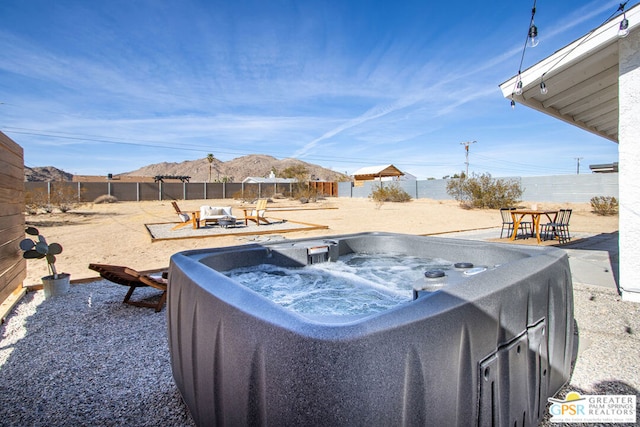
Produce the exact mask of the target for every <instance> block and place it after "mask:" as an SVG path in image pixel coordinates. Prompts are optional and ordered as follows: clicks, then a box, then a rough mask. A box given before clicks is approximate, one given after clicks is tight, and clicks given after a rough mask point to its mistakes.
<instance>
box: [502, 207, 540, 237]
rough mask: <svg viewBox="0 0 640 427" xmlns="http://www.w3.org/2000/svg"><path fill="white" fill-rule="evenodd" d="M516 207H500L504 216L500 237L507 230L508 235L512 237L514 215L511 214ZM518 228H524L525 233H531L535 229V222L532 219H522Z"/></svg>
mask: <svg viewBox="0 0 640 427" xmlns="http://www.w3.org/2000/svg"><path fill="white" fill-rule="evenodd" d="M515 209H516V208H500V216H501V217H502V229H501V230H500V238H501V239H502V235H503V234H504V232H505V230H506V231H507V237H510V236H511V234H512V233H513V226H514V222H513V216H511V211H513V210H515ZM518 228H519V229H520V230H522V232H523V234H524V235H530V234H531V232H532V230H533V224H532V223H531V221H521V222H520V224H519V225H518Z"/></svg>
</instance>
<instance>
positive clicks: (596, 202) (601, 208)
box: [591, 196, 618, 216]
mask: <svg viewBox="0 0 640 427" xmlns="http://www.w3.org/2000/svg"><path fill="white" fill-rule="evenodd" d="M591 208H592V209H593V212H594V213H596V214H598V215H602V216H610V215H617V214H618V200H617V199H616V198H615V197H611V196H596V197H592V198H591Z"/></svg>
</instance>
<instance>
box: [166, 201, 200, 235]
mask: <svg viewBox="0 0 640 427" xmlns="http://www.w3.org/2000/svg"><path fill="white" fill-rule="evenodd" d="M171 206H173V209H175V211H176V213H177V214H178V218H180V222H179V223H178V224H177V225H176V226H175V227H173V228H172V229H171V230H177V229H178V228H182V227H184V226H185V225H189V224H191V225H194V221H197V220H198V219H197V218H192V217H191V215H189V214H188V213H186V212H183V211H182V210H181V209H180V207H179V206H178V202H176V201H173V202H171ZM192 215H193V214H192Z"/></svg>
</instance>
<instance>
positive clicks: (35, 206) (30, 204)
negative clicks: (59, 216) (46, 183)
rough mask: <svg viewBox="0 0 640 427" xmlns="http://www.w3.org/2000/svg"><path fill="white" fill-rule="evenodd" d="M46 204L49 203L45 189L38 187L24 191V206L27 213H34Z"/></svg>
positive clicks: (42, 208)
mask: <svg viewBox="0 0 640 427" xmlns="http://www.w3.org/2000/svg"><path fill="white" fill-rule="evenodd" d="M47 205H49V195H48V194H47V191H46V190H44V189H42V188H38V189H35V190H33V191H27V192H25V193H24V208H25V211H26V212H27V214H29V215H36V214H37V213H38V212H39V211H40V210H44V208H45V207H46V206H47Z"/></svg>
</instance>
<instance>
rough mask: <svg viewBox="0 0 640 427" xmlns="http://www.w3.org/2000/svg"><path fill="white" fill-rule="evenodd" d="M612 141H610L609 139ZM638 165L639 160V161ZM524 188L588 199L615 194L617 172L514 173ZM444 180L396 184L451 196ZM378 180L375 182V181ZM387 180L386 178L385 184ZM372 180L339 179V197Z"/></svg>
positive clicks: (544, 197)
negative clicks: (356, 181) (357, 183)
mask: <svg viewBox="0 0 640 427" xmlns="http://www.w3.org/2000/svg"><path fill="white" fill-rule="evenodd" d="M612 144H613V143H612ZM639 165H640V163H639ZM507 179H514V180H517V181H519V182H520V184H521V186H522V188H523V190H524V192H523V194H522V200H526V201H535V202H553V203H588V202H589V201H590V200H591V198H592V197H594V196H613V197H615V198H618V174H617V173H607V174H581V175H577V174H576V175H555V176H533V177H514V178H507ZM447 181H448V180H444V179H434V180H428V181H399V182H397V184H398V185H399V186H400V187H401V188H402V189H403V190H404V191H406V192H407V193H409V195H411V197H413V198H414V199H435V200H448V199H452V197H451V196H449V195H448V194H447ZM377 184H378V183H377V182H376V183H375V185H377ZM387 184H389V183H388V182H385V185H387ZM372 185H374V183H373V182H366V183H363V185H362V186H358V187H355V186H352V184H351V182H340V183H338V196H339V197H369V195H370V194H371V188H372Z"/></svg>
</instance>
